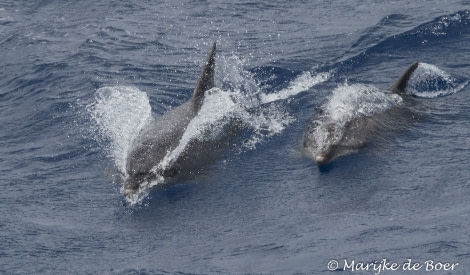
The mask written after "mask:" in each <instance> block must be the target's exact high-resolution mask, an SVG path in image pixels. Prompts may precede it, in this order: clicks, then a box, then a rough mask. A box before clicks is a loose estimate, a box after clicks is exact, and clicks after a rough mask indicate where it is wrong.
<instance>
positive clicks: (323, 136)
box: [302, 62, 419, 166]
mask: <svg viewBox="0 0 470 275" xmlns="http://www.w3.org/2000/svg"><path fill="white" fill-rule="evenodd" d="M418 65H419V63H418V62H415V63H413V64H411V65H410V66H408V68H407V69H406V70H405V71H404V72H403V73H402V74H401V75H400V77H398V79H397V80H396V81H395V82H394V83H393V85H392V86H391V87H390V88H389V90H388V92H387V93H383V92H381V91H380V90H377V89H373V87H372V88H371V89H368V88H367V86H362V87H365V89H364V90H363V91H361V92H363V93H364V95H365V96H364V98H372V100H370V101H371V102H372V105H373V104H374V100H376V101H380V100H382V102H381V103H384V102H385V103H390V102H392V103H391V104H389V105H391V107H390V108H383V109H380V108H379V109H378V110H375V111H374V112H370V113H368V114H367V115H364V112H363V113H361V112H360V110H354V111H353V112H352V114H353V115H350V116H349V117H348V116H346V117H347V118H346V119H343V120H342V121H338V120H335V119H334V117H335V114H334V113H333V114H332V112H335V111H331V110H330V111H329V113H328V112H326V111H325V110H322V108H320V112H317V114H315V115H314V116H313V117H312V119H311V120H310V122H309V124H308V125H307V127H306V129H305V131H304V134H303V141H302V147H303V152H304V154H305V155H306V156H307V157H309V158H312V159H313V160H314V162H315V163H316V164H317V165H319V166H321V165H324V164H327V163H328V162H330V161H332V160H333V159H335V158H337V157H339V156H342V155H346V154H350V153H354V152H356V151H357V150H358V149H359V148H361V147H363V146H365V145H366V144H368V143H369V142H371V140H372V139H373V138H374V137H377V136H380V135H381V134H383V132H386V131H388V130H391V131H393V130H398V128H400V127H404V124H406V123H405V122H404V121H405V120H407V119H408V117H406V116H409V117H412V116H413V114H410V112H409V110H406V109H405V108H402V109H399V106H401V104H394V103H396V102H398V103H400V102H401V101H402V100H403V99H404V98H405V95H406V87H407V83H408V81H409V79H410V78H411V75H412V74H413V72H414V71H415V70H416V68H417V67H418ZM367 93H368V94H367ZM374 93H375V94H374ZM374 96H375V97H374ZM388 100H390V102H387V101H388ZM371 102H369V103H368V104H370V103H371ZM323 107H324V108H323V109H325V105H324V106H323ZM362 107H364V106H361V102H358V106H355V107H354V108H358V109H360V108H362ZM322 111H323V113H322ZM409 119H411V118H409Z"/></svg>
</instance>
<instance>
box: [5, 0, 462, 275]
mask: <svg viewBox="0 0 470 275" xmlns="http://www.w3.org/2000/svg"><path fill="white" fill-rule="evenodd" d="M297 2H298V3H296V2H288V1H280V2H277V1H256V2H250V1H238V2H237V3H224V1H209V2H207V1H183V2H181V3H176V2H174V1H166V2H164V3H156V2H155V3H154V2H152V1H99V2H97V1H9V0H6V1H3V2H2V3H0V61H1V62H0V64H1V65H0V66H1V70H0V186H1V189H2V191H1V192H0V202H1V203H0V205H1V206H0V273H2V274H175V273H180V274H188V273H190V274H194V273H202V274H253V273H257V274H259V273H268V274H294V273H295V274H319V273H329V271H328V264H331V263H332V262H331V261H332V260H336V261H338V266H337V267H334V266H333V267H334V268H333V269H336V270H339V271H343V270H344V269H346V270H344V271H345V272H343V273H345V274H374V272H376V271H373V270H371V269H369V270H366V271H356V270H352V268H349V267H345V265H344V264H345V261H346V262H347V263H350V262H352V261H355V263H361V262H362V263H365V264H367V263H376V264H378V263H380V261H382V260H383V259H386V260H387V262H396V263H397V264H399V265H400V268H403V266H404V263H406V262H407V261H408V259H411V260H412V262H413V263H419V264H420V265H421V269H420V270H417V271H408V272H407V274H408V273H409V274H423V273H425V274H427V273H429V272H426V270H425V268H426V265H425V261H427V260H432V261H433V262H434V263H437V262H442V263H453V264H456V263H458V265H456V266H455V268H454V270H449V271H444V270H440V271H435V272H434V273H429V274H466V272H467V270H470V235H469V234H468V229H469V227H470V221H469V220H470V219H469V214H470V206H469V204H468V202H469V199H470V171H469V169H468V167H469V166H470V161H469V155H470V120H469V118H470V116H469V113H468V110H469V107H468V106H469V102H470V87H469V85H467V84H468V81H469V80H470V62H469V60H470V52H469V50H468V45H470V2H468V1H437V0H436V1H401V0H400V1H388V2H386V1H383V2H381V3H376V2H374V1H335V2H331V1H297ZM314 2H317V3H314ZM213 41H217V43H218V46H217V47H218V51H217V61H216V62H217V69H216V81H217V86H218V87H220V89H221V91H222V92H221V93H220V94H222V95H226V94H229V95H232V96H234V97H237V98H239V99H240V100H239V101H237V102H239V103H240V104H239V105H236V106H232V107H233V108H232V109H230V108H228V109H230V110H229V112H226V113H223V115H222V117H226V116H237V117H238V118H241V119H242V120H243V121H244V122H245V124H244V125H245V128H244V130H243V131H242V133H241V134H240V136H238V137H235V141H234V144H233V146H229V147H228V148H227V151H226V152H225V153H224V154H223V155H222V156H221V157H220V159H218V160H217V162H215V163H212V164H209V165H208V167H207V169H206V170H205V173H204V174H203V175H200V176H198V177H196V178H194V179H188V180H182V181H180V182H178V183H177V184H174V185H169V186H162V187H157V188H154V189H152V190H150V191H149V192H148V193H146V194H144V195H143V196H142V197H141V198H140V199H139V200H134V201H129V200H128V199H126V198H125V197H124V195H123V194H122V180H123V176H122V173H123V165H124V164H123V163H124V162H125V157H126V152H127V150H128V149H129V146H130V143H131V142H132V140H133V139H134V138H135V136H136V135H137V134H138V132H139V131H140V129H141V128H142V127H144V126H145V124H146V123H147V122H148V121H149V120H152V119H153V118H156V117H158V116H160V115H161V114H163V113H164V112H166V111H167V110H169V109H171V108H173V107H176V106H178V105H180V104H181V103H183V102H185V100H187V99H188V98H189V97H190V95H191V92H192V90H193V88H194V85H195V83H196V79H197V76H198V74H199V71H200V69H201V67H202V63H203V60H204V59H205V56H206V54H207V52H208V51H209V48H210V45H211V44H212V42H213ZM414 61H420V62H423V63H424V64H425V65H423V66H421V65H420V66H421V69H422V70H421V73H420V74H419V75H417V76H414V79H412V80H413V81H414V82H413V91H412V93H413V96H412V98H413V106H414V107H413V108H414V109H415V111H416V112H417V113H418V114H419V120H418V121H415V122H414V123H411V124H410V125H408V126H407V127H406V130H405V131H400V133H398V134H396V135H393V139H391V140H388V141H387V142H386V144H385V145H384V146H369V147H366V148H364V149H362V150H360V151H359V152H358V153H357V154H352V155H348V156H344V157H341V158H338V159H336V160H334V161H333V162H332V163H331V164H329V165H327V167H323V168H322V169H319V168H318V167H317V166H315V164H314V163H313V162H312V161H311V160H310V159H308V158H306V157H305V156H303V154H302V152H301V149H300V142H301V137H302V134H303V132H304V128H305V127H306V125H307V123H308V121H309V119H310V118H311V116H312V115H313V113H314V110H315V108H317V107H320V106H324V105H325V104H328V102H331V99H332V93H333V92H334V91H335V90H336V91H337V90H338V89H339V90H341V89H345V88H347V87H356V86H355V85H356V84H358V85H371V86H374V87H376V88H378V89H383V90H385V89H387V88H388V87H390V85H391V84H392V83H393V81H394V80H395V79H396V78H397V77H398V76H399V75H400V73H401V72H402V71H403V70H404V69H405V68H406V67H407V66H408V65H409V64H411V63H412V62H414ZM215 99H217V98H215ZM214 102H216V103H215V105H214V106H219V108H218V110H220V109H224V106H226V105H223V104H222V106H220V105H217V102H218V101H217V100H214ZM222 102H225V101H223V100H222ZM219 104H220V102H219ZM244 107H246V108H244ZM343 107H344V106H343ZM247 109H249V110H250V112H248V113H247V112H243V110H247ZM248 114H251V115H252V116H250V115H248ZM200 119H203V118H201V117H200ZM204 122H207V121H204V120H203V121H202V123H204ZM333 265H334V262H333ZM435 266H436V267H437V266H438V265H435ZM441 267H442V266H441ZM401 270H402V269H401ZM385 272H386V271H383V273H381V274H401V272H400V270H398V271H388V272H387V273H385ZM402 272H404V271H403V270H402Z"/></svg>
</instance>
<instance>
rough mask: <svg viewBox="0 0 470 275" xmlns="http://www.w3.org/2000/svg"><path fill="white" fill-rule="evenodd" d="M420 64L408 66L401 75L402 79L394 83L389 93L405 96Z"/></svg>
mask: <svg viewBox="0 0 470 275" xmlns="http://www.w3.org/2000/svg"><path fill="white" fill-rule="evenodd" d="M418 65H419V62H415V63H413V64H411V65H410V66H408V68H406V70H405V71H404V72H403V73H402V74H401V75H400V77H399V78H398V79H397V80H396V81H395V83H393V85H392V87H390V89H389V91H390V92H392V93H396V94H404V93H405V89H406V85H407V84H408V80H410V78H411V75H412V74H413V72H414V71H415V70H416V68H418Z"/></svg>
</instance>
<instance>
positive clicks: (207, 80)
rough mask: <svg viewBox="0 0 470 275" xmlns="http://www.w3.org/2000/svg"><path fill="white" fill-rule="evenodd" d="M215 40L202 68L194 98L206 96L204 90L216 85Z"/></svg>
mask: <svg viewBox="0 0 470 275" xmlns="http://www.w3.org/2000/svg"><path fill="white" fill-rule="evenodd" d="M215 44H216V43H215V42H214V44H213V45H212V49H211V51H210V52H209V54H208V55H207V61H206V64H205V65H204V68H202V72H201V75H200V76H199V79H198V80H197V83H196V87H195V88H194V92H193V99H197V100H198V99H200V98H203V97H204V92H205V91H207V90H210V89H212V88H213V87H214V70H215Z"/></svg>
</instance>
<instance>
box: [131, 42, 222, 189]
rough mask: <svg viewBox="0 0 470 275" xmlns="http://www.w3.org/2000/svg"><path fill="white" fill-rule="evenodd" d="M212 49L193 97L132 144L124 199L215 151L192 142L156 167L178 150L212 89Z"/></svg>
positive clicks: (198, 163) (200, 160) (213, 55)
mask: <svg viewBox="0 0 470 275" xmlns="http://www.w3.org/2000/svg"><path fill="white" fill-rule="evenodd" d="M215 49H216V43H215V42H214V44H213V45H212V49H211V50H210V52H209V54H208V56H207V61H206V63H205V65H204V67H203V69H202V72H201V74H200V76H199V79H198V81H197V84H196V87H195V88H194V92H193V95H192V97H191V98H190V99H189V100H188V101H187V102H185V103H183V104H182V105H180V106H178V107H176V108H174V109H172V110H170V111H168V112H167V113H165V114H164V115H162V116H161V117H160V118H158V119H156V120H155V121H154V122H153V123H152V124H151V125H150V126H149V127H148V128H147V129H146V130H144V131H143V133H142V134H141V135H140V136H139V137H138V138H137V139H136V140H135V142H134V144H133V146H132V149H131V150H130V153H129V155H128V158H127V164H126V172H127V174H128V177H127V179H126V182H125V185H124V194H125V195H127V196H129V195H132V194H134V193H136V191H138V190H139V188H140V187H141V185H142V184H145V183H148V182H150V181H153V180H155V179H156V178H157V177H163V178H171V177H174V176H176V175H178V174H181V173H182V172H185V171H184V170H191V169H192V168H194V167H199V166H200V165H202V163H203V162H204V160H205V159H204V158H206V157H207V156H206V154H205V152H204V150H213V149H214V148H209V149H208V148H202V145H203V143H201V142H198V141H194V142H191V143H190V144H188V148H186V149H185V151H184V152H183V153H181V154H180V155H179V156H178V158H177V159H176V160H174V161H172V162H171V163H170V164H169V165H159V164H161V162H162V160H163V159H164V158H165V156H167V154H168V153H169V152H171V151H172V150H173V149H175V148H176V147H177V146H178V144H179V142H180V140H181V138H182V136H183V134H184V133H185V131H186V129H187V127H188V124H189V123H190V122H191V120H192V119H193V118H194V117H196V115H197V114H198V112H199V110H200V109H201V106H202V104H203V101H204V94H205V92H206V91H208V90H210V89H211V88H213V87H214V70H215Z"/></svg>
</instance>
